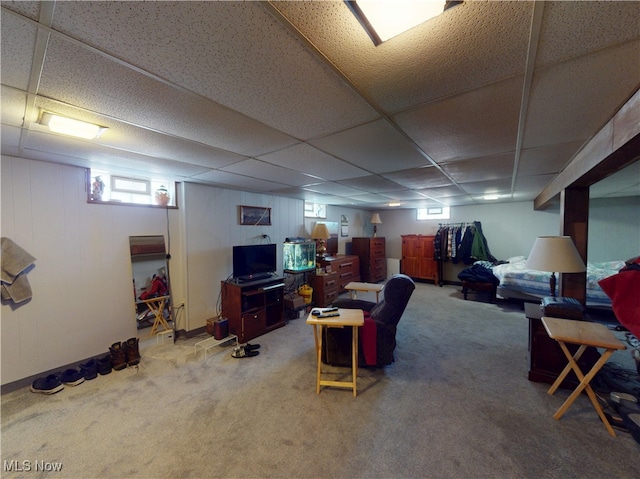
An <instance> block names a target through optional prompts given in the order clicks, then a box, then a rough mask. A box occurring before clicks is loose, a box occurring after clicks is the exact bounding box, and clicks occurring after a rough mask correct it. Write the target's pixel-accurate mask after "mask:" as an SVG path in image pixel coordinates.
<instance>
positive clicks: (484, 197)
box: [482, 195, 500, 201]
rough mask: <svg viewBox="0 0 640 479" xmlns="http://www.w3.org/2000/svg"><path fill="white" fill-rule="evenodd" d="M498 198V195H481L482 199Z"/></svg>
mask: <svg viewBox="0 0 640 479" xmlns="http://www.w3.org/2000/svg"><path fill="white" fill-rule="evenodd" d="M499 198H500V195H484V196H483V197H482V199H483V200H489V201H490V200H497V199H499Z"/></svg>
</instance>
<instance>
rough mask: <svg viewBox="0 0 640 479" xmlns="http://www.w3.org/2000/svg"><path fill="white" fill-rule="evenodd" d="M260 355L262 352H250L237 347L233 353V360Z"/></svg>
mask: <svg viewBox="0 0 640 479" xmlns="http://www.w3.org/2000/svg"><path fill="white" fill-rule="evenodd" d="M258 354H260V351H250V350H249V349H247V348H244V347H242V346H239V347H237V348H236V349H234V350H233V352H232V353H231V357H232V358H251V357H254V356H257V355H258Z"/></svg>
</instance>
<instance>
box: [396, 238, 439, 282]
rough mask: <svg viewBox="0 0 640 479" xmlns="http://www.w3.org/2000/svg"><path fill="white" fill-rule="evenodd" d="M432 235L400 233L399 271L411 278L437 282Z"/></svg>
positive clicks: (436, 264)
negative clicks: (400, 258)
mask: <svg viewBox="0 0 640 479" xmlns="http://www.w3.org/2000/svg"><path fill="white" fill-rule="evenodd" d="M434 238H435V237H434V236H427V235H402V261H401V262H400V272H401V273H403V274H406V275H407V276H409V277H411V278H416V279H426V280H430V281H433V282H434V284H437V283H438V262H437V261H436V260H435V258H434V248H433V240H434Z"/></svg>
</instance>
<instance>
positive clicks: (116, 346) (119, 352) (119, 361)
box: [109, 341, 127, 371]
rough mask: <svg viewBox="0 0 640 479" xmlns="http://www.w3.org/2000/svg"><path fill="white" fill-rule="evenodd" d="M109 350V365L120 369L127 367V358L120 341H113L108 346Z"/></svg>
mask: <svg viewBox="0 0 640 479" xmlns="http://www.w3.org/2000/svg"><path fill="white" fill-rule="evenodd" d="M125 344H126V343H125ZM109 352H110V353H111V366H112V367H113V369H115V370H116V371H121V370H123V369H124V368H126V367H127V358H126V355H125V352H124V349H123V346H122V343H121V342H120V341H118V342H117V343H113V344H112V345H111V347H110V348H109Z"/></svg>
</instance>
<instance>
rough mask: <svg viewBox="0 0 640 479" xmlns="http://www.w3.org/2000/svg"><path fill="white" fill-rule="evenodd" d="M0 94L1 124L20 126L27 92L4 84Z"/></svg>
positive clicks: (22, 120)
mask: <svg viewBox="0 0 640 479" xmlns="http://www.w3.org/2000/svg"><path fill="white" fill-rule="evenodd" d="M0 94H1V95H2V109H0V114H1V116H2V126H3V127H4V126H5V125H12V126H18V127H20V126H22V124H23V122H24V115H25V109H26V106H27V94H26V93H25V92H22V91H20V90H14V89H13V88H8V87H5V86H3V87H2V89H1V90H0Z"/></svg>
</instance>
